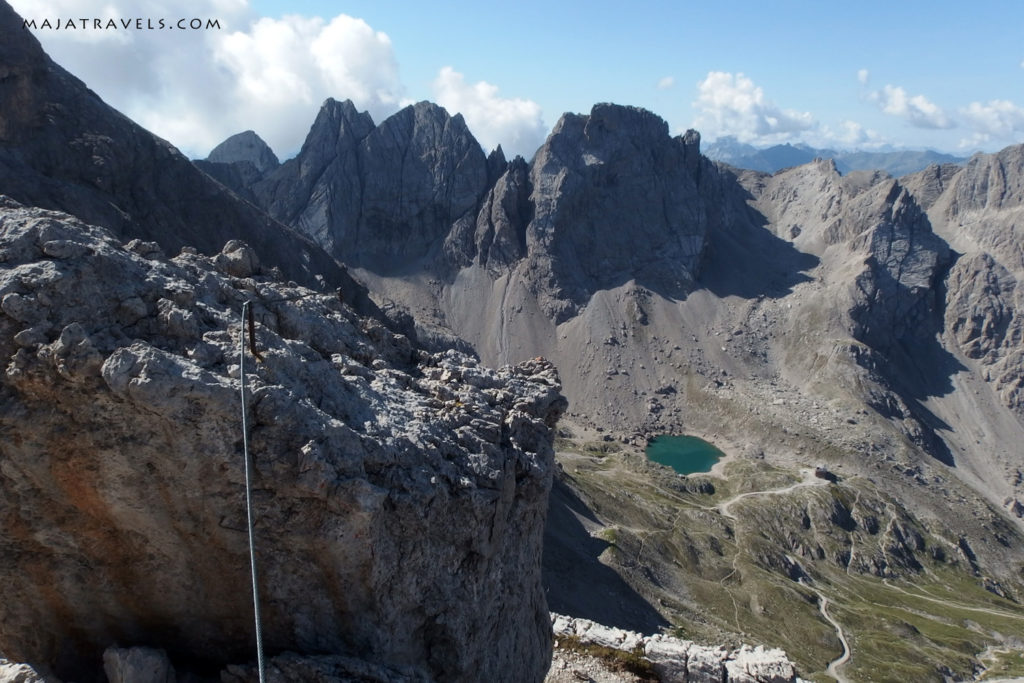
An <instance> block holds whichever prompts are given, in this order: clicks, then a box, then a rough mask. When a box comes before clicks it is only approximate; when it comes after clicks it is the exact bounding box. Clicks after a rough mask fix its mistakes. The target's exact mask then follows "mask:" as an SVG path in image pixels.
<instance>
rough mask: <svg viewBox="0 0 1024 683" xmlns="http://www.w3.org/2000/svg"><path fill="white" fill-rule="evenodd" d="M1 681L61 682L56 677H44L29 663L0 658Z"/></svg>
mask: <svg viewBox="0 0 1024 683" xmlns="http://www.w3.org/2000/svg"><path fill="white" fill-rule="evenodd" d="M0 683H59V682H58V681H57V680H56V679H55V678H52V677H44V676H41V675H40V674H39V672H37V671H36V670H35V669H33V668H32V667H31V666H29V665H28V664H15V663H14V662H9V661H7V660H6V659H3V658H0Z"/></svg>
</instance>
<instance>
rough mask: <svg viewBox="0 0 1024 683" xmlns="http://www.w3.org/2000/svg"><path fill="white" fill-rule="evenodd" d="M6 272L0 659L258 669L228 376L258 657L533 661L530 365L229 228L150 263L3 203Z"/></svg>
mask: <svg viewBox="0 0 1024 683" xmlns="http://www.w3.org/2000/svg"><path fill="white" fill-rule="evenodd" d="M0 262H2V263H3V268H2V269H0V310H2V312H3V314H2V315H0V354H2V356H3V357H4V358H6V359H7V360H6V361H5V362H6V370H5V373H4V377H3V382H2V384H0V404H2V410H0V415H2V417H0V432H2V433H3V434H4V439H3V443H4V446H3V461H2V463H3V467H2V477H3V489H4V496H3V499H2V501H0V520H3V534H2V536H0V554H2V556H3V557H4V558H5V562H4V563H3V567H2V568H0V572H2V573H3V577H2V580H0V583H2V585H3V586H4V589H3V590H4V595H5V599H4V600H3V601H2V607H0V647H2V652H3V654H4V655H5V656H6V657H8V658H11V659H14V660H15V661H20V662H26V663H29V664H33V665H35V666H37V668H39V669H41V670H44V671H49V672H52V673H54V674H56V675H57V676H59V677H61V678H63V679H66V680H67V679H72V680H79V681H82V680H94V679H95V680H101V679H99V671H100V668H101V655H102V653H103V652H104V650H105V649H107V648H108V647H111V646H115V645H119V646H122V647H128V646H135V645H150V646H158V647H160V648H163V649H164V650H166V652H167V653H169V657H170V661H171V662H172V663H173V665H174V666H175V667H176V668H178V669H179V671H181V672H182V673H184V672H187V671H188V670H189V669H190V668H194V669H195V670H196V671H198V672H200V673H202V672H209V671H211V670H212V671H216V670H217V668H218V667H220V668H222V667H224V666H226V665H228V664H230V663H233V662H234V663H245V662H247V661H248V660H249V659H251V657H252V652H253V650H252V648H253V642H254V641H253V625H252V604H251V593H250V590H249V588H248V583H249V579H248V575H249V568H248V554H247V545H246V543H247V541H246V506H245V487H244V475H243V462H244V461H243V452H242V443H243V441H242V439H243V435H242V432H241V423H240V415H241V409H240V407H239V406H240V403H239V382H240V381H242V380H243V379H244V381H245V382H246V383H247V389H248V393H249V396H250V397H251V398H250V401H249V403H248V405H247V407H246V409H247V411H248V413H249V429H250V431H251V433H250V443H251V449H252V460H253V465H254V469H255V473H254V478H255V480H254V492H253V496H254V514H255V519H256V524H255V534H256V545H257V554H258V560H259V571H260V577H261V584H260V593H261V601H262V603H263V614H264V617H263V639H264V643H265V647H266V648H267V650H268V651H269V652H270V653H273V654H278V653H282V652H294V653H302V654H318V653H332V654H338V655H348V656H350V657H355V658H358V659H359V660H362V661H364V662H367V663H368V665H376V666H378V667H384V669H385V670H387V671H390V672H392V674H393V675H394V679H395V680H400V679H402V677H405V678H408V679H409V680H414V679H415V680H449V681H459V680H461V681H475V680H480V677H486V678H488V679H494V680H507V681H523V680H539V679H540V678H541V677H542V676H543V673H544V671H545V670H546V669H547V666H548V662H549V657H550V648H551V645H550V643H551V630H550V622H549V618H548V613H547V608H546V602H545V598H544V594H543V591H542V589H541V585H540V558H541V540H542V533H543V527H544V519H545V514H546V509H547V499H548V491H549V490H550V487H551V478H552V472H553V468H554V463H553V451H552V446H551V431H550V430H551V427H552V426H553V425H554V424H555V420H556V419H557V418H558V416H559V415H560V414H561V412H562V411H563V410H564V408H565V399H564V398H562V396H561V394H560V393H559V389H560V384H559V381H558V376H557V374H556V372H555V370H554V368H553V367H552V366H551V364H550V363H547V362H546V361H543V360H539V359H538V360H532V361H528V362H525V363H522V364H520V365H517V366H515V367H506V368H504V369H502V370H499V371H494V370H489V369H487V368H484V367H482V366H480V365H479V364H478V363H477V362H476V361H475V360H473V359H472V358H469V357H467V356H464V355H462V354H459V353H456V352H447V353H443V354H433V355H431V354H425V353H423V352H420V351H417V350H416V349H415V348H413V347H412V346H411V345H410V343H409V340H408V339H406V338H405V337H402V336H400V335H395V334H394V333H391V332H389V331H388V330H387V329H386V328H385V327H384V326H383V325H381V324H380V323H379V322H377V321H375V320H373V319H368V318H361V317H359V316H358V315H357V314H356V313H354V312H353V310H352V309H351V308H349V307H348V306H347V305H345V304H344V303H342V302H341V301H339V299H338V297H337V296H336V295H333V294H332V295H320V294H316V293H315V292H312V291H310V290H307V289H302V288H299V287H297V286H295V285H294V284H291V285H290V284H288V283H286V282H283V281H279V280H275V279H274V278H273V277H267V276H265V275H261V274H260V273H261V270H260V266H259V259H258V257H257V255H256V254H255V253H254V252H253V251H252V249H251V248H250V247H248V246H247V245H245V244H244V243H241V242H231V243H229V244H228V245H227V246H226V247H225V248H224V250H223V251H222V252H221V253H220V254H218V255H217V256H216V257H208V256H203V255H200V254H198V253H196V251H195V250H185V251H183V252H182V253H181V254H179V255H177V256H174V257H169V256H168V255H165V254H164V253H163V252H162V251H161V250H160V249H159V247H158V246H157V245H155V244H153V243H146V242H142V241H139V240H133V241H131V242H129V243H128V244H126V245H123V244H122V243H121V242H120V241H119V240H118V239H116V238H115V237H114V236H113V235H112V234H111V233H110V232H108V231H106V230H104V229H101V228H97V227H94V226H89V225H86V224H83V223H81V222H79V221H78V220H76V219H74V218H72V217H70V216H67V215H65V214H61V213H57V212H53V211H48V210H43V209H38V208H28V207H24V206H21V205H18V204H16V203H14V202H13V201H12V200H10V199H6V198H5V199H4V200H3V204H2V205H0ZM244 301H251V302H253V309H254V311H255V317H254V321H253V325H252V327H250V328H249V329H250V330H251V331H254V332H255V337H254V338H249V339H248V340H246V341H245V345H246V350H245V353H246V354H252V355H249V357H248V358H246V359H245V362H246V363H247V364H248V370H247V374H246V377H245V378H242V377H240V365H241V359H240V356H239V354H240V353H241V352H242V351H241V350H240V348H239V347H240V344H241V343H242V339H241V335H242V334H243V331H244V330H245V328H246V327H247V326H246V324H245V323H246V321H245V320H243V319H242V318H241V317H240V310H241V304H242V302H244ZM339 671H340V669H339ZM389 675H391V674H389ZM331 680H335V679H331ZM338 680H340V679H338ZM360 680H362V679H360ZM374 680H377V679H374ZM382 680H383V679H382Z"/></svg>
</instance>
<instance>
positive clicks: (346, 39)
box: [14, 0, 404, 156]
mask: <svg viewBox="0 0 1024 683" xmlns="http://www.w3.org/2000/svg"><path fill="white" fill-rule="evenodd" d="M14 6H15V9H16V10H17V11H18V12H19V13H20V14H21V15H22V16H23V17H26V18H30V17H33V18H37V19H39V20H42V19H43V18H46V17H50V18H51V20H52V19H53V18H56V17H62V18H70V17H76V18H77V17H80V16H87V17H96V18H103V17H115V18H136V17H141V18H143V19H144V20H145V19H154V20H158V19H160V18H164V19H169V20H177V19H179V18H189V19H191V18H193V17H199V18H202V19H207V18H210V19H216V20H218V21H219V22H220V26H221V28H220V30H216V29H212V30H202V31H176V30H164V31H160V30H153V31H148V30H142V31H136V30H131V31H124V30H98V31H97V30H91V29H90V30H74V31H69V30H61V31H57V30H37V31H35V32H34V33H35V35H36V37H37V38H39V39H40V41H41V42H42V43H43V47H44V49H45V50H46V51H47V52H48V53H49V54H50V55H51V56H52V57H53V58H54V59H55V60H56V61H57V62H58V63H60V64H62V65H64V66H65V67H66V68H69V69H70V70H72V71H73V73H74V74H75V75H76V76H78V77H79V78H81V79H82V80H83V81H85V83H86V84H87V85H88V86H89V87H90V88H92V89H93V90H95V91H96V92H97V93H99V95H100V96H101V97H103V98H104V100H106V101H107V102H108V103H110V104H111V105H113V106H114V107H116V108H117V109H119V110H121V111H122V112H124V113H125V114H126V115H128V116H129V117H130V118H132V119H134V120H135V121H137V122H138V123H140V124H141V125H143V126H144V127H146V128H148V129H149V130H151V131H153V132H154V133H156V134H157V135H159V136H161V137H164V138H166V139H168V140H170V141H171V142H172V143H173V144H175V145H177V146H179V147H180V148H181V149H182V150H183V151H184V152H185V153H186V154H189V155H190V156H205V155H206V153H208V152H209V150H210V149H211V148H212V147H213V146H214V145H216V144H217V143H219V142H220V141H222V140H223V139H224V138H226V137H228V136H229V135H232V134H234V133H237V132H240V131H242V130H246V129H250V128H251V129H253V130H255V131H256V132H257V133H259V134H260V136H261V137H263V138H264V139H265V140H266V141H267V142H268V143H269V144H270V145H271V147H273V148H274V150H275V151H276V152H277V153H278V154H279V155H281V156H289V155H291V154H292V153H294V152H296V151H297V150H298V148H299V146H300V145H301V143H302V140H303V139H304V138H305V135H306V132H307V131H308V130H309V126H310V124H312V122H313V119H314V117H315V116H316V112H317V110H318V108H319V106H320V104H321V103H322V102H323V101H324V100H325V99H326V98H328V97H334V98H335V99H351V100H352V101H353V102H354V103H355V104H356V107H357V108H359V109H365V110H369V111H370V113H371V114H372V115H373V117H374V120H375V121H380V120H381V119H382V118H383V117H384V116H387V115H389V114H391V113H393V112H394V111H396V110H397V109H398V108H399V106H401V104H402V103H403V95H404V88H403V85H402V83H401V81H400V78H399V73H398V63H397V60H396V59H395V55H394V49H393V47H392V45H391V41H390V39H389V38H388V36H387V35H385V34H384V33H381V32H378V31H375V30H373V29H372V28H371V27H370V26H368V25H367V24H366V22H365V21H363V20H361V19H355V18H352V17H349V16H346V15H338V16H336V17H334V18H333V19H331V20H329V21H326V20H324V19H322V18H319V17H312V18H310V17H302V16H298V15H289V16H285V17H282V18H281V19H270V18H263V19H258V20H257V19H256V17H255V16H254V14H253V12H252V10H251V9H250V7H249V3H248V0H197V1H193V2H188V3H186V2H184V0H142V1H141V2H133V3H131V4H129V3H127V2H126V0H107V2H106V3H105V4H103V5H99V6H89V7H88V8H86V7H85V6H84V3H83V2H82V0H42V2H39V1H37V0H15V2H14Z"/></svg>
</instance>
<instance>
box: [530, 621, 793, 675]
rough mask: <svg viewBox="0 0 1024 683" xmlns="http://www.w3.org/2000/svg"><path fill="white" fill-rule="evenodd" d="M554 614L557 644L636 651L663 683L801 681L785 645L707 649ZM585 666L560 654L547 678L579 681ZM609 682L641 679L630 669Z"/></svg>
mask: <svg viewBox="0 0 1024 683" xmlns="http://www.w3.org/2000/svg"><path fill="white" fill-rule="evenodd" d="M551 617H552V618H551V622H552V629H553V630H554V634H555V642H556V648H557V647H559V645H558V642H559V641H560V640H562V641H567V642H572V643H573V644H574V645H577V647H578V644H583V645H595V646H598V647H603V648H609V649H611V650H615V651H617V652H621V653H623V654H634V655H637V656H639V657H642V658H643V659H644V660H646V661H648V662H650V664H651V668H652V669H653V671H654V672H655V673H656V674H657V675H658V678H659V680H660V681H662V683H789V682H792V683H796V682H797V681H800V680H801V679H800V678H799V677H798V676H797V675H796V669H795V668H794V667H793V664H792V662H790V661H789V660H788V659H787V658H786V653H785V652H783V651H782V650H779V649H765V648H763V647H754V648H752V647H749V646H743V647H741V648H739V649H736V650H728V649H726V648H722V647H718V648H714V647H706V646H702V645H697V644H696V643H693V642H690V641H687V640H682V639H680V638H675V637H672V636H669V635H663V634H658V635H654V636H644V635H642V634H640V633H636V632H633V631H625V630H622V629H617V628H609V627H607V626H602V625H601V624H597V623H595V622H593V621H589V620H587V619H578V618H573V617H567V616H564V615H560V614H552V615H551ZM587 663H589V662H587ZM585 664H586V663H584V665H585ZM590 664H591V665H593V664H592V663H590ZM579 666H580V663H579V662H575V663H574V662H572V658H571V656H565V655H563V657H562V658H561V661H558V659H557V658H556V663H555V665H554V666H553V667H552V670H551V672H550V673H549V674H548V677H547V678H546V679H545V680H546V681H547V682H548V683H562V681H565V682H566V683H568V682H569V681H572V680H574V679H575V680H579V679H580V676H579V674H578V670H579ZM588 673H589V672H588ZM585 675H586V674H585ZM606 680H639V679H637V678H634V677H630V675H629V674H628V673H625V674H620V675H619V678H618V679H614V678H609V679H606Z"/></svg>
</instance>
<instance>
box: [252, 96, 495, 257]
mask: <svg viewBox="0 0 1024 683" xmlns="http://www.w3.org/2000/svg"><path fill="white" fill-rule="evenodd" d="M494 170H495V169H492V171H491V172H494ZM488 172H489V169H488V161H487V158H486V157H485V156H484V153H483V150H482V149H481V148H480V145H479V143H478V142H477V141H476V139H475V138H474V137H473V135H472V134H471V133H470V132H469V129H468V128H467V127H466V123H465V121H464V120H463V118H462V116H461V115H455V116H449V115H448V113H447V112H446V111H445V110H444V109H442V108H441V107H439V106H437V105H436V104H432V103H430V102H420V103H418V104H416V105H412V106H409V107H406V108H405V109H403V110H402V111H400V112H398V113H397V114H395V115H394V116H391V117H389V118H388V119H386V120H385V121H384V122H383V123H382V124H381V125H380V126H377V127H374V125H373V122H372V120H371V119H370V117H369V115H368V114H366V113H362V114H360V113H358V112H356V110H355V107H354V106H353V104H352V103H351V102H349V101H346V102H343V103H339V102H336V101H334V100H327V101H326V102H325V103H324V105H323V107H322V108H321V110H320V113H319V114H318V115H317V119H316V121H315V122H314V124H313V127H312V128H311V129H310V132H309V135H308V136H307V137H306V141H305V143H304V144H303V146H302V150H301V151H300V152H299V155H298V156H297V157H296V158H295V159H292V160H290V161H289V162H287V163H285V164H284V165H283V166H282V167H281V168H280V169H278V170H277V171H276V172H274V173H272V174H271V175H270V176H269V177H268V178H267V179H266V180H264V181H263V182H261V183H259V184H258V185H257V186H256V187H254V188H253V191H254V192H255V194H256V197H257V199H258V201H259V202H260V204H261V205H262V206H264V207H266V209H267V210H268V211H269V212H270V213H271V215H273V216H275V217H277V218H279V219H280V220H283V221H285V222H287V223H288V224H289V225H293V226H295V227H296V228H298V229H300V230H302V231H303V232H305V233H306V234H308V235H310V236H311V237H313V238H314V239H315V240H317V242H318V243H319V244H321V245H323V246H324V247H325V248H326V249H328V250H329V251H330V252H331V253H332V254H335V255H336V256H338V257H339V258H341V259H343V260H344V261H345V262H346V263H349V264H352V265H358V266H363V267H367V268H370V269H372V270H375V271H378V272H385V273H389V272H395V271H396V270H402V269H408V267H409V266H410V265H411V264H413V263H420V264H421V265H422V262H424V261H425V260H428V257H434V258H435V259H436V258H437V257H438V256H439V250H440V247H441V244H442V242H443V240H444V238H445V237H446V236H447V235H448V233H449V231H451V230H452V229H453V227H455V226H458V225H461V224H463V223H466V224H469V225H472V224H473V223H474V222H475V220H476V212H477V207H478V204H479V202H480V199H481V198H482V196H483V194H484V192H485V191H486V190H487V182H488Z"/></svg>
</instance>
